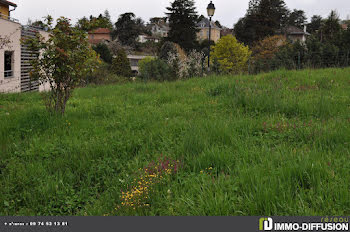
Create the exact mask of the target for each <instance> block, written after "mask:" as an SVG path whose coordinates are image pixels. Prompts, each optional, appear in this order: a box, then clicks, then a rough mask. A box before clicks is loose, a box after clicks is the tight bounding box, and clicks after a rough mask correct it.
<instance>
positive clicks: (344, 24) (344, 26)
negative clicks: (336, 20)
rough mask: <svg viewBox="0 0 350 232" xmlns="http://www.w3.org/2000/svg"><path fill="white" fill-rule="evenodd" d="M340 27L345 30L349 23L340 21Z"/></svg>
mask: <svg viewBox="0 0 350 232" xmlns="http://www.w3.org/2000/svg"><path fill="white" fill-rule="evenodd" d="M341 28H342V29H343V30H344V31H346V30H347V29H348V28H349V25H348V24H347V23H342V24H341Z"/></svg>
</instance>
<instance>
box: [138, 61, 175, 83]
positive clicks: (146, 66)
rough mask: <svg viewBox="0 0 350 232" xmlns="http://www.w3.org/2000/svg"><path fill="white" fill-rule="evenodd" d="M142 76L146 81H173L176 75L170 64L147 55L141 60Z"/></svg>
mask: <svg viewBox="0 0 350 232" xmlns="http://www.w3.org/2000/svg"><path fill="white" fill-rule="evenodd" d="M139 70H140V73H141V75H140V77H141V78H142V79H143V80H144V81H149V80H156V81H171V80H175V79H176V76H175V74H174V72H173V70H172V69H171V68H170V66H169V65H168V64H167V63H166V62H165V61H163V60H162V59H154V58H150V57H147V58H145V59H143V60H141V61H140V62H139Z"/></svg>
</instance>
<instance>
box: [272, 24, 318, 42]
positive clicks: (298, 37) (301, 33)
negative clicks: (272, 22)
mask: <svg viewBox="0 0 350 232" xmlns="http://www.w3.org/2000/svg"><path fill="white" fill-rule="evenodd" d="M276 34H277V35H284V36H286V38H287V39H288V40H290V41H291V42H293V43H295V42H297V41H299V42H302V43H305V41H306V40H307V38H308V37H309V36H310V35H311V34H310V33H308V32H307V31H306V26H304V30H302V29H300V28H298V27H295V26H288V27H286V28H284V29H283V30H280V31H278V32H277V33H276Z"/></svg>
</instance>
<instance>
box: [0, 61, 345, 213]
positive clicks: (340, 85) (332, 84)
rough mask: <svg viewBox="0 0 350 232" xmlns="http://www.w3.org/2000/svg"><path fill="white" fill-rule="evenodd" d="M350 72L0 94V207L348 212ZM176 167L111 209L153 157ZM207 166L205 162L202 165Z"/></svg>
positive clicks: (4, 209) (91, 210) (31, 210)
mask: <svg viewBox="0 0 350 232" xmlns="http://www.w3.org/2000/svg"><path fill="white" fill-rule="evenodd" d="M349 75H350V69H348V68H347V69H322V70H303V71H284V70H281V71H276V72H272V73H266V74H260V75H257V76H212V77H208V78H194V79H191V80H187V81H177V82H171V83H147V84H145V83H127V84H123V85H109V86H98V87H97V86H90V87H87V88H81V89H78V90H76V91H75V92H74V96H73V98H72V99H71V100H70V101H69V103H68V106H67V111H66V114H65V115H64V116H63V117H58V116H52V115H49V114H48V113H47V112H46V111H45V108H44V106H43V104H42V102H41V98H40V95H39V94H38V93H29V94H23V93H22V94H6V95H0V215H105V214H108V215H347V214H349V213H350V196H349V195H350V194H349V191H350V162H349V158H350V94H349V93H350V78H349ZM161 154H163V155H164V156H167V157H170V158H172V159H175V160H180V161H181V163H182V168H181V169H180V170H179V172H178V173H177V174H176V175H175V176H173V177H172V178H171V179H169V180H168V181H167V182H165V183H163V184H160V185H159V186H157V188H156V190H155V191H153V192H152V194H151V195H150V199H149V201H150V202H149V203H150V207H147V208H141V209H135V210H115V208H116V206H117V205H120V204H121V200H120V195H121V190H123V189H124V190H125V188H127V187H126V186H127V185H128V184H131V183H132V181H133V179H134V178H137V176H138V170H139V169H140V168H143V167H144V166H146V165H147V164H148V163H150V162H151V161H153V160H157V159H158V157H160V155H161ZM209 168H210V171H209Z"/></svg>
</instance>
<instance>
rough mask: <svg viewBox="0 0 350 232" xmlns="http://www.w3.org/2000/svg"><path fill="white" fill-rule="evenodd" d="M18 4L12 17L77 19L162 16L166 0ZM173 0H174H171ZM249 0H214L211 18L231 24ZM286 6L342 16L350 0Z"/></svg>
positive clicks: (199, 2)
mask: <svg viewBox="0 0 350 232" xmlns="http://www.w3.org/2000/svg"><path fill="white" fill-rule="evenodd" d="M11 1H12V2H15V3H16V4H17V5H18V8H17V9H16V11H15V12H13V13H12V17H14V18H17V19H19V20H20V22H21V23H22V24H26V23H27V20H28V18H30V19H32V20H36V19H41V18H42V17H43V16H46V15H48V14H50V15H52V16H54V17H55V18H56V17H59V16H65V17H68V18H70V19H72V21H73V22H76V20H77V19H78V18H81V17H83V16H90V15H95V16H97V15H98V14H100V13H103V12H104V11H105V10H106V9H108V10H109V12H110V14H111V16H112V20H113V22H115V21H116V20H117V18H118V16H119V15H120V14H122V13H125V12H134V13H135V14H136V16H137V17H141V18H142V19H144V20H145V21H148V20H149V18H150V17H156V16H164V13H165V12H166V9H165V8H166V7H168V6H169V5H170V2H171V1H169V0H114V1H111V0H11ZM172 1H173V0H172ZM195 2H196V7H197V12H198V14H204V15H206V7H207V5H208V3H209V0H196V1H195ZM248 2H249V0H214V1H213V3H214V4H215V6H216V13H215V16H214V20H219V21H220V22H221V23H222V24H223V25H224V26H227V27H232V26H233V24H234V23H236V22H237V20H238V19H239V18H240V17H243V16H244V14H245V12H246V9H247V8H248ZM285 2H286V3H287V6H288V8H289V9H294V8H297V9H302V10H304V11H305V12H306V14H307V16H308V17H309V18H310V17H311V16H312V15H314V14H319V15H321V16H323V17H326V16H327V15H328V14H329V13H330V11H331V10H332V9H336V10H337V11H338V13H339V15H340V17H341V18H342V19H346V18H347V17H349V16H348V15H350V0H331V1H330V0H285Z"/></svg>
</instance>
